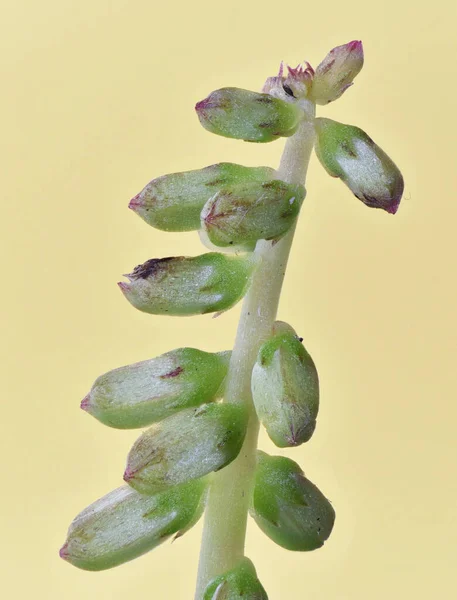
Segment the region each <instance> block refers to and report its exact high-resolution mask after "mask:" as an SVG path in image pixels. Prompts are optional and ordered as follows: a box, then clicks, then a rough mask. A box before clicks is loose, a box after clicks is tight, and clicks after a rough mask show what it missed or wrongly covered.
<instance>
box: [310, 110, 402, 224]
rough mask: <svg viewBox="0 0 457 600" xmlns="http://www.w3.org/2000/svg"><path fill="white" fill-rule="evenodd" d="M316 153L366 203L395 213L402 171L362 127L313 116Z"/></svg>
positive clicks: (324, 164)
mask: <svg viewBox="0 0 457 600" xmlns="http://www.w3.org/2000/svg"><path fill="white" fill-rule="evenodd" d="M315 125H316V133H317V138H316V146H315V148H316V154H317V156H318V158H319V160H320V162H321V163H322V165H323V167H324V168H325V169H326V171H327V172H328V173H329V174H330V175H331V176H332V177H339V178H340V179H341V180H342V181H343V182H344V183H345V184H346V185H347V186H348V188H349V189H350V190H351V192H352V193H353V194H354V195H355V196H356V197H357V198H358V199H359V200H362V202H363V203H364V204H366V205H367V206H371V207H373V208H382V209H383V210H385V211H387V212H388V213H391V214H395V213H396V212H397V210H398V206H399V204H400V200H401V197H402V194H403V188H404V182H403V177H402V174H401V173H400V171H399V169H398V167H397V166H396V165H395V164H394V163H393V161H392V160H391V159H390V158H389V157H388V156H387V154H386V153H385V152H383V151H382V150H381V148H379V146H377V145H376V144H375V143H374V142H373V140H372V139H371V138H370V137H369V136H368V135H367V134H366V133H365V132H364V131H362V130H361V129H359V128H358V127H354V126H352V125H343V124H342V123H338V122H336V121H332V120H331V119H322V118H319V119H316V121H315Z"/></svg>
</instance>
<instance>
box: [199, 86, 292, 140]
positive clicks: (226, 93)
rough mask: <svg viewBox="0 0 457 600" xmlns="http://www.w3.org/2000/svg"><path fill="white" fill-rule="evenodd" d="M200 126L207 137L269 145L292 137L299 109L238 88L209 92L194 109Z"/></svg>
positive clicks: (267, 96)
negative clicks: (214, 135) (213, 134)
mask: <svg viewBox="0 0 457 600" xmlns="http://www.w3.org/2000/svg"><path fill="white" fill-rule="evenodd" d="M195 110H196V111H197V114H198V118H199V119H200V123H201V124H202V125H203V127H204V128H205V129H207V130H208V131H211V133H217V134H218V135H222V136H224V137H229V138H236V139H239V140H245V141H247V142H271V141H273V140H276V139H278V138H279V137H289V136H291V135H293V134H294V133H295V131H296V130H297V127H298V125H299V123H300V120H301V118H302V114H303V113H302V111H301V109H300V108H299V107H298V106H297V105H295V104H292V103H289V102H285V101H284V100H280V99H279V98H273V96H270V95H269V94H259V93H257V92H250V91H248V90H242V89H239V88H222V89H220V90H216V91H215V92H212V93H211V94H210V95H209V96H208V97H207V98H205V99H204V100H201V102H198V104H197V105H196V106H195Z"/></svg>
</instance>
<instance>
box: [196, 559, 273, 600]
mask: <svg viewBox="0 0 457 600" xmlns="http://www.w3.org/2000/svg"><path fill="white" fill-rule="evenodd" d="M203 600H268V596H267V593H266V591H265V590H264V588H263V586H262V584H261V583H260V581H259V580H258V578H257V573H256V570H255V567H254V565H253V564H252V562H251V561H250V560H249V558H243V559H241V561H240V562H239V563H238V564H237V566H236V567H235V568H234V569H231V570H230V571H227V572H226V573H223V574H222V575H219V576H218V577H215V578H214V579H213V580H212V581H210V583H209V584H208V586H207V588H206V590H205V592H204V595H203Z"/></svg>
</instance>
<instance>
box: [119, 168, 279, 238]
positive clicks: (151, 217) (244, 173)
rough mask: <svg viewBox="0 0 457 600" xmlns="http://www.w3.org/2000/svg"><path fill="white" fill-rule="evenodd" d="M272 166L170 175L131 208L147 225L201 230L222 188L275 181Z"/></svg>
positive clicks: (139, 196) (157, 181) (155, 183)
mask: <svg viewBox="0 0 457 600" xmlns="http://www.w3.org/2000/svg"><path fill="white" fill-rule="evenodd" d="M274 173H275V172H274V170H273V169H271V168H269V167H244V166H242V165H237V164H234V163H219V164H217V165H211V166H210V167H205V168H204V169H197V170H194V171H185V172H183V173H171V174H170V175H163V176H162V177H157V179H153V180H152V181H151V182H150V183H148V184H147V186H146V187H145V188H144V189H143V190H142V191H141V192H140V193H139V194H137V195H136V196H135V197H134V198H132V200H131V201H130V204H129V208H131V209H132V210H133V211H134V212H136V213H137V214H138V215H139V216H140V217H141V218H142V219H143V220H144V221H146V223H148V224H149V225H151V226H152V227H155V228H157V229H162V230H164V231H192V230H196V229H199V228H200V213H201V210H202V208H203V206H204V204H205V202H206V201H207V200H208V199H209V198H211V197H212V196H214V194H215V193H216V192H217V191H218V190H219V189H221V188H222V187H227V186H233V185H236V184H239V183H249V182H254V181H265V180H266V181H268V180H270V179H273V177H274Z"/></svg>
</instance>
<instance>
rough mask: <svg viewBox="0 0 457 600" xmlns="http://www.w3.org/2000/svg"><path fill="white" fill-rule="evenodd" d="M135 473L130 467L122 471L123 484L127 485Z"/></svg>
mask: <svg viewBox="0 0 457 600" xmlns="http://www.w3.org/2000/svg"><path fill="white" fill-rule="evenodd" d="M134 474H135V471H132V469H131V468H130V467H127V468H126V469H125V471H124V475H123V479H124V481H125V483H129V481H130V480H131V479H132V478H133V475H134Z"/></svg>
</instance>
